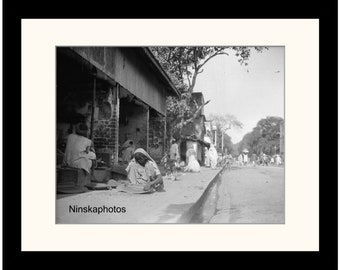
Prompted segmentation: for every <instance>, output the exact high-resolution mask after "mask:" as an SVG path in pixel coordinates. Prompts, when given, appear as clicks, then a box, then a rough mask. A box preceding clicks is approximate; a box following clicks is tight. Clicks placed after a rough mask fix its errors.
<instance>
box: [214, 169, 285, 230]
mask: <svg viewBox="0 0 340 270" xmlns="http://www.w3.org/2000/svg"><path fill="white" fill-rule="evenodd" d="M217 197H218V201H217V209H216V211H215V214H214V216H213V217H212V218H211V219H210V221H209V223H237V224H256V223H258V224H284V222H285V213H284V209H285V207H284V206H285V203H284V202H285V189H284V168H283V167H274V166H272V167H271V166H265V167H263V166H259V167H252V166H249V167H233V168H232V169H231V170H229V171H226V172H225V173H224V174H223V175H222V177H221V182H220V184H219V187H218V196H217Z"/></svg>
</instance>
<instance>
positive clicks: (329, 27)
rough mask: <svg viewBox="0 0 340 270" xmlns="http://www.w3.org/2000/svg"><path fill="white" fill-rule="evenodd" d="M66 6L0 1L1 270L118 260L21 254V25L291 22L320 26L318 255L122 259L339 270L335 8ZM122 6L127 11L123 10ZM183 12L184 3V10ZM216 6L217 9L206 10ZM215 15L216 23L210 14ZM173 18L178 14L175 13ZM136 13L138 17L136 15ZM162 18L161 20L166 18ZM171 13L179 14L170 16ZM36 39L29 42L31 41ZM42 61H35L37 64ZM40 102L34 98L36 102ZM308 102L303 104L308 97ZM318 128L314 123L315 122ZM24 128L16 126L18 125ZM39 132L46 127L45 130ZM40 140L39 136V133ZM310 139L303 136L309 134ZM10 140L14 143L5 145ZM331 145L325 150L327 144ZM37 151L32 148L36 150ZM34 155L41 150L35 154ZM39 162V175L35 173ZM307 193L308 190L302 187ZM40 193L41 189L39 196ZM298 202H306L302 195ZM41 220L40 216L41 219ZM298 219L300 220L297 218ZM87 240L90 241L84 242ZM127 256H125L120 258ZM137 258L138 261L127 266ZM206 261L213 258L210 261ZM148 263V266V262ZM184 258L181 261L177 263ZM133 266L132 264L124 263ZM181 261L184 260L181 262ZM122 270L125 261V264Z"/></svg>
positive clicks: (322, 4)
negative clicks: (39, 21) (62, 21)
mask: <svg viewBox="0 0 340 270" xmlns="http://www.w3.org/2000/svg"><path fill="white" fill-rule="evenodd" d="M84 3H85V2H72V3H71V2H70V1H58V2H53V3H52V2H48V1H44V2H43V1H27V2H21V3H18V2H16V1H8V0H4V1H3V190H2V195H3V215H2V218H3V230H2V232H3V268H4V269H5V270H7V269H20V267H21V266H22V265H23V266H24V267H27V268H29V269H46V268H50V267H52V266H57V267H58V268H61V269H75V268H76V267H77V268H78V269H83V268H89V269H90V268H92V269H94V268H95V269H104V268H109V267H110V268H111V267H112V266H115V267H116V263H117V262H118V260H117V258H121V257H120V256H121V255H122V252H46V251H45V252H44V251H41V252H40V251H39V252H23V251H21V232H22V228H21V206H22V205H21V192H20V190H21V177H22V175H21V173H20V169H19V168H21V165H22V164H23V163H24V162H25V160H22V159H21V146H22V145H21V125H22V124H23V123H22V121H21V108H20V109H19V108H18V107H19V106H18V105H19V104H20V101H21V91H20V89H21V81H20V75H22V74H21V19H24V18H72V19H80V18H160V17H161V16H162V18H188V19H189V18H199V19H204V18H230V19H231V18H236V19H251V18H261V19H269V18H283V19H288V18H294V19H302V18H304V19H306V18H307V19H308V18H309V19H319V20H320V41H319V45H320V91H319V94H320V122H319V124H320V125H319V127H320V129H319V135H320V148H319V150H320V151H319V154H320V155H319V157H320V175H319V179H320V180H319V184H320V221H319V224H320V251H318V252H307V251H306V252H305V251H300V252H279V251H278V252H236V251H232V252H228V251H226V252H204V253H205V254H200V253H202V252H203V251H202V252H175V251H173V252H171V253H172V254H168V253H167V252H157V251H156V250H155V251H156V252H157V253H156V254H154V255H151V254H149V253H145V252H133V253H130V254H124V255H127V256H126V257H127V259H128V260H129V261H128V264H129V265H130V263H131V262H132V261H135V262H136V263H137V265H142V266H143V263H140V262H141V260H143V262H144V263H145V262H146V261H147V262H148V263H147V265H148V266H149V265H150V262H151V261H152V264H155V261H154V258H155V257H158V256H161V255H170V256H168V259H167V260H166V261H165V262H166V263H164V261H163V263H161V264H162V265H164V264H167V265H169V266H170V265H171V266H172V267H173V266H177V267H178V266H179V264H181V265H183V266H184V265H192V263H193V262H196V263H198V265H200V264H201V262H202V261H205V262H208V265H209V267H213V266H214V264H216V266H218V265H220V267H228V266H229V264H230V263H231V264H233V263H236V266H237V267H238V268H239V269H276V267H278V266H280V267H287V268H288V269H309V268H312V267H313V268H315V269H329V270H332V269H337V264H338V203H337V201H338V200H337V199H338V183H337V173H338V170H337V168H338V162H337V161H338V155H337V150H338V147H337V146H338V144H337V142H338V131H337V124H338V117H337V115H338V114H337V109H338V107H337V106H338V104H337V102H338V92H337V86H338V85H337V84H338V77H337V76H338V74H337V73H338V72H337V71H338V65H337V63H338V46H337V45H338V4H337V1H319V2H318V3H317V5H314V4H313V3H312V2H310V1H306V0H303V1H299V2H297V1H291V0H290V1H284V2H282V3H275V2H270V1H265V2H251V1H248V2H244V1H242V5H241V4H240V3H239V2H237V1H236V2H234V3H228V5H227V8H221V7H222V4H219V3H217V2H216V3H213V4H211V3H210V4H209V5H208V3H203V4H201V5H199V4H198V5H197V3H198V2H197V3H196V5H195V4H191V3H189V2H188V3H186V4H187V5H188V6H189V7H191V6H195V9H194V11H193V9H191V8H183V7H182V6H178V5H176V4H175V2H171V5H170V6H171V7H169V9H168V12H165V11H164V10H163V8H162V9H158V10H156V12H153V11H152V7H155V6H156V7H158V6H159V5H164V4H155V5H151V6H150V5H147V4H146V3H142V2H137V3H133V5H135V8H134V9H133V10H134V11H135V12H132V11H131V5H132V2H129V3H121V5H120V6H119V8H117V7H115V9H114V11H113V12H112V9H109V8H107V7H108V6H109V5H113V4H112V3H101V2H100V1H97V2H95V3H88V4H86V5H84ZM124 5H125V6H124ZM182 5H183V3H182ZM211 5H213V7H214V8H209V7H211ZM210 9H211V10H212V12H213V11H214V12H213V13H215V14H214V15H211V13H208V10H210ZM175 10H177V12H175ZM133 13H135V14H133ZM164 13H166V15H165V14H164ZM175 13H176V14H175ZM112 14H114V16H116V17H112ZM32 38H34V37H32ZM37 57H39V56H37ZM37 98H38V97H37ZM306 99H308V97H306ZM315 121H317V119H315ZM20 123H21V124H20ZM42 125H43V123H42ZM37 136H39V131H37ZM306 136H308V134H306ZM10 140H12V143H10ZM326 142H328V144H326ZM39 147H42V146H37V148H39ZM37 151H38V150H37ZM38 167H39V164H38V161H37V173H38ZM306 189H308V187H306ZM41 191H42V192H43V189H42V190H41ZM301 199H303V194H301ZM42 214H43V213H42ZM301 214H303V213H301ZM86 237H91V236H86ZM124 253H125V252H124ZM137 255H141V257H140V259H136V260H134V259H132V260H131V257H132V258H135V256H137ZM206 255H209V256H211V257H210V258H209V259H208V257H205V256H206ZM150 256H151V259H150ZM181 256H182V258H180V257H181ZM129 258H130V259H129ZM182 259H183V260H182ZM125 262H126V261H125ZM171 266H170V267H171Z"/></svg>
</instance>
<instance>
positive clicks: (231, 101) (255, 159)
mask: <svg viewBox="0 0 340 270" xmlns="http://www.w3.org/2000/svg"><path fill="white" fill-rule="evenodd" d="M327 10H329V9H327ZM326 13H327V12H326ZM334 15H335V14H333V18H334ZM279 17H280V18H267V19H260V18H258V19H255V18H254V19H250V18H249V19H235V18H234V19H232V18H217V19H212V18H207V19H204V18H192V19H191V18H183V19H175V18H167V19H166V18H144V19H143V18H140V19H137V18H136V19H133V18H130V19H127V18H110V19H84V18H79V19H76V18H73V19H53V18H44V19H42V18H26V17H20V18H15V19H12V21H15V22H16V23H17V24H16V26H17V28H16V29H17V30H18V29H19V28H18V23H19V21H20V26H21V46H20V51H21V160H22V163H21V194H17V195H15V196H14V197H15V198H16V199H17V200H18V201H19V202H21V203H20V205H19V207H20V213H21V215H20V221H19V224H20V226H19V227H20V246H18V247H17V248H16V249H15V250H16V251H15V252H14V250H13V249H12V250H10V248H9V242H10V241H9V239H8V238H7V239H6V233H7V232H5V234H4V240H5V241H4V244H5V246H4V248H5V249H6V248H7V253H5V255H6V254H7V256H9V257H12V256H14V255H13V254H20V255H19V256H22V254H27V253H30V252H37V251H49V252H58V251H66V252H76V251H78V252H88V251H101V252H113V251H127V252H132V251H143V252H144V251H182V252H188V251H195V252H202V251H209V252H211V251H215V252H216V251H218V252H224V254H226V255H228V254H230V252H233V254H234V252H237V256H240V257H239V258H241V257H242V256H243V255H245V254H247V256H249V258H251V257H252V258H253V256H256V255H255V254H259V256H261V255H260V252H261V254H262V252H271V253H270V254H273V253H272V252H274V253H277V256H278V257H279V258H284V256H285V254H292V253H294V254H296V256H298V255H297V254H301V257H300V259H299V258H298V259H297V263H296V266H297V267H298V266H301V265H302V263H303V262H305V261H306V260H308V258H310V263H321V264H323V263H325V260H326V259H325V256H324V255H323V257H320V254H324V252H330V253H329V254H331V255H330V256H332V262H333V265H334V266H335V264H336V263H335V262H336V255H335V252H336V240H327V241H329V244H323V243H324V242H322V241H323V240H322V239H321V238H320V237H321V236H323V235H324V234H325V233H327V231H328V229H327V227H329V231H332V232H333V233H334V235H333V236H331V237H335V236H336V232H335V227H334V226H333V225H332V224H336V223H337V221H336V214H335V211H334V210H336V197H337V191H336V187H337V185H336V180H335V177H334V176H332V177H330V178H328V179H326V178H327V177H326V178H324V177H322V179H321V178H320V175H321V174H320V169H321V168H320V162H321V160H322V159H321V158H320V157H321V156H323V157H324V156H327V155H328V154H330V159H332V158H331V157H333V156H334V154H331V153H328V152H327V150H324V149H323V148H320V143H321V139H322V136H320V131H324V130H325V128H326V127H325V124H322V122H321V121H320V116H322V113H321V109H320V106H319V102H320V101H321V100H322V98H326V97H328V99H330V101H329V103H328V104H329V106H327V105H326V106H327V110H329V111H331V110H332V109H333V112H334V113H332V115H335V108H336V106H337V104H336V99H335V96H336V94H335V93H336V91H335V81H336V75H335V73H334V72H333V71H329V73H327V78H326V79H325V78H323V79H322V80H321V79H320V74H321V75H322V74H323V72H322V70H323V69H325V68H326V69H327V70H330V69H334V70H336V67H335V64H334V63H333V62H332V63H327V64H325V62H324V60H325V59H326V58H327V57H326V56H325V55H324V54H323V53H322V49H325V48H329V49H330V50H335V49H336V48H334V47H335V46H334V45H333V43H331V41H334V40H335V39H336V37H337V35H336V34H335V31H334V22H333V21H332V20H330V19H329V18H328V17H326V16H324V14H321V15H320V16H312V17H310V18H291V19H288V18H281V16H279ZM320 17H321V18H320ZM10 22H11V18H9V17H7V21H6V24H5V26H6V27H7V28H5V29H6V30H7V31H5V32H4V33H5V35H4V41H5V43H4V44H5V45H6V46H4V47H5V49H6V50H8V49H9V47H8V44H9V42H10V41H9V38H10V35H9V33H8V29H9V26H8V23H10ZM321 23H323V24H321ZM325 25H327V26H331V27H330V28H328V27H327V28H328V29H331V30H329V31H330V33H331V34H330V35H329V36H327V37H326V36H325V35H324V33H325ZM98 29H100V31H99V30H98ZM188 29H190V34H188ZM212 29H213V31H212ZM18 31H19V30H18ZM320 33H322V34H323V35H324V36H323V39H320V37H321V35H320ZM326 46H327V47H326ZM6 53H7V52H6ZM321 56H322V57H321ZM320 57H321V58H320ZM5 60H6V59H5ZM4 64H5V65H4V70H5V72H4V75H6V74H8V72H9V67H10V61H9V60H8V59H7V61H5V62H4ZM6 72H7V73H6ZM321 78H322V76H321ZM325 80H327V81H329V82H332V83H333V85H332V84H331V86H330V87H329V88H328V90H327V91H326V92H327V95H325V93H324V92H321V88H322V87H325V85H326V83H325ZM8 87H9V85H8V81H7V84H6V88H5V91H8V90H7V89H8ZM5 91H4V92H5ZM4 108H5V107H4ZM7 109H8V106H7ZM6 114H7V116H9V115H8V112H6ZM324 114H325V113H324ZM333 117H334V116H333ZM7 123H8V122H7ZM7 125H8V124H7ZM322 125H323V128H322ZM329 133H331V134H329ZM335 133H336V132H335ZM327 134H328V135H327V136H330V138H333V136H334V135H333V133H332V132H327ZM323 139H326V138H325V136H324V137H323ZM329 141H331V140H330V139H329ZM332 147H333V146H332ZM7 149H8V148H7ZM7 151H8V150H7ZM329 164H333V162H332V160H331V161H330V163H329ZM4 167H5V166H4ZM329 167H331V168H329V170H330V171H333V172H335V168H336V165H335V164H333V165H332V166H329ZM7 172H8V171H7ZM321 180H323V181H321ZM325 182H327V185H329V186H326V185H325ZM9 189H10V185H9V184H6V179H4V194H6V190H9ZM320 194H321V196H320ZM322 194H325V195H322ZM19 195H20V196H19ZM323 196H324V197H323ZM4 199H5V200H4V206H6V207H7V208H6V207H5V209H4V228H7V230H8V225H9V223H8V222H9V221H6V220H5V218H7V220H8V217H9V214H8V210H9V208H10V204H11V202H13V201H14V198H9V197H8V195H7V196H6V195H5V196H4ZM327 202H328V203H327ZM325 204H327V205H328V206H327V207H325ZM330 204H331V205H330ZM323 207H324V208H323ZM325 208H328V209H330V212H331V213H330V215H327V216H328V217H329V221H328V220H327V218H325V215H326V214H325V212H323V211H325V210H326V209H325ZM322 217H323V219H324V220H321V218H322ZM89 236H91V237H89ZM92 236H94V237H92ZM18 240H19V239H18ZM6 245H7V246H6ZM18 250H20V252H19V251H18ZM250 252H252V254H249V253H250ZM272 256H275V255H272ZM287 256H288V255H287ZM292 256H295V255H292ZM283 264H285V265H287V266H288V262H284V263H283ZM249 265H250V264H249ZM290 267H291V266H290ZM292 268H293V269H295V268H294V266H292ZM268 269H269V268H268ZM296 269H298V268H296ZM332 269H334V268H332Z"/></svg>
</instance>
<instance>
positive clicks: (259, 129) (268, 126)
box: [238, 116, 284, 155]
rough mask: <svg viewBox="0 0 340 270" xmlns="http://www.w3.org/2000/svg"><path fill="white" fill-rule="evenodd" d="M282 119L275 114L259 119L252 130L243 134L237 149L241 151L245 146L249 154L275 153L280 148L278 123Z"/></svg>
mask: <svg viewBox="0 0 340 270" xmlns="http://www.w3.org/2000/svg"><path fill="white" fill-rule="evenodd" d="M283 121H284V120H283V119H282V118H281V117H275V116H268V117H266V118H264V119H261V120H260V121H258V123H257V125H256V127H254V128H253V131H252V132H249V133H247V134H246V135H244V136H243V138H242V141H241V142H240V144H239V145H238V150H239V151H240V152H241V151H242V150H243V149H244V148H247V149H248V150H249V152H250V154H252V153H255V154H260V153H265V154H268V155H273V154H276V153H277V152H278V151H279V150H280V124H281V123H282V122H283Z"/></svg>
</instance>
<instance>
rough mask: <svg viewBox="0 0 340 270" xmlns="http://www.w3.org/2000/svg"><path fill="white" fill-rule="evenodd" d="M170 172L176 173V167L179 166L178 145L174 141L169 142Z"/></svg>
mask: <svg viewBox="0 0 340 270" xmlns="http://www.w3.org/2000/svg"><path fill="white" fill-rule="evenodd" d="M169 156H170V159H169V161H170V164H169V165H170V170H171V173H174V172H175V171H176V167H178V166H179V161H180V156H179V150H178V144H177V142H176V140H175V139H173V140H172V141H171V147H170V154H169Z"/></svg>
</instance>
